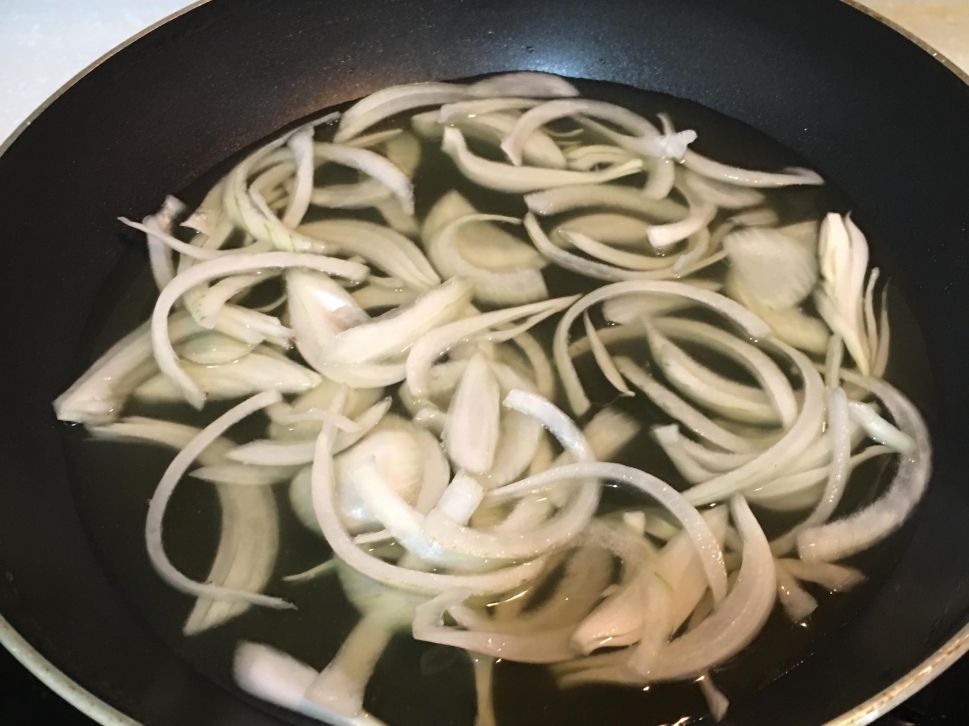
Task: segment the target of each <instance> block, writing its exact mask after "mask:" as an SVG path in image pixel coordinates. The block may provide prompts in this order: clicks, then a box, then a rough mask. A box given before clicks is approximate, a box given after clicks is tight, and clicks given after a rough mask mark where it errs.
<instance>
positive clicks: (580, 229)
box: [549, 212, 649, 248]
mask: <svg viewBox="0 0 969 726" xmlns="http://www.w3.org/2000/svg"><path fill="white" fill-rule="evenodd" d="M648 227H649V224H648V223H647V222H644V221H643V220H641V219H638V218H636V217H633V216H631V215H628V214H616V213H614V212H592V213H589V214H582V215H579V216H577V217H572V218H571V219H569V220H568V221H566V222H563V223H562V224H560V225H559V226H558V227H556V228H555V229H554V230H553V232H552V234H551V235H549V236H550V237H552V239H556V237H557V236H558V234H557V233H559V232H562V231H565V230H568V231H569V232H572V233H577V234H583V235H585V236H586V237H590V238H592V239H594V240H596V241H598V242H599V244H603V245H607V246H609V247H610V248H611V247H612V246H613V245H618V246H622V247H635V246H642V244H643V240H645V239H646V230H647V229H648Z"/></svg>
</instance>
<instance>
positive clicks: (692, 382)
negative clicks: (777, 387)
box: [643, 320, 793, 424]
mask: <svg viewBox="0 0 969 726" xmlns="http://www.w3.org/2000/svg"><path fill="white" fill-rule="evenodd" d="M643 324H644V326H645V328H646V336H647V339H648V340H649V348H650V352H651V353H652V354H653V360H654V361H655V362H656V363H657V365H658V366H659V368H660V370H661V371H662V373H663V376H664V377H665V378H666V380H668V381H669V382H670V383H671V384H673V387H674V388H676V389H677V390H679V391H680V393H682V394H683V395H685V396H688V397H689V398H691V399H692V400H693V401H695V402H696V403H698V404H700V405H701V406H703V407H705V408H706V409H708V410H711V411H715V412H717V413H719V414H720V415H722V416H726V417H727V418H730V419H733V420H735V421H746V422H749V423H758V424H777V423H779V422H780V419H779V416H778V414H777V410H776V409H775V408H774V406H773V405H772V403H771V400H770V398H769V397H768V396H767V394H766V393H764V391H762V390H761V389H759V388H755V387H753V386H748V385H746V384H743V383H738V382H736V381H734V380H731V379H729V378H725V377H724V376H722V375H720V374H719V373H717V372H715V371H713V370H711V369H709V368H707V367H706V366H705V365H703V364H702V363H699V362H697V361H696V360H694V359H693V357H692V356H690V355H689V354H688V353H687V352H686V351H684V350H683V349H682V348H680V347H679V346H677V345H675V344H674V343H673V342H672V341H670V339H669V338H667V337H666V336H665V335H663V334H662V333H661V332H659V330H658V329H657V328H656V326H655V325H653V324H652V323H651V322H650V321H649V320H643ZM791 418H792V420H793V416H792V417H791ZM785 423H786V424H790V423H791V421H787V422H785Z"/></svg>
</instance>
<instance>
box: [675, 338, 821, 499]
mask: <svg viewBox="0 0 969 726" xmlns="http://www.w3.org/2000/svg"><path fill="white" fill-rule="evenodd" d="M771 345H773V346H776V347H777V348H778V349H779V350H781V351H782V352H783V353H784V354H785V355H787V356H788V357H789V358H790V359H791V361H792V362H793V363H794V365H795V366H797V369H798V374H799V375H800V377H801V380H802V382H803V386H804V388H803V402H802V404H801V410H800V412H799V413H798V416H797V419H796V420H795V421H794V423H793V424H792V425H791V426H790V427H788V428H787V429H786V430H785V432H784V434H783V435H782V436H781V437H780V438H779V439H777V441H775V442H774V443H773V444H771V445H770V446H769V447H768V448H767V449H765V450H764V451H763V452H761V453H759V454H757V456H755V457H754V458H752V459H751V460H750V461H749V462H747V463H746V464H743V465H742V466H739V467H737V468H736V469H733V470H731V471H728V472H725V473H724V474H720V475H719V476H716V477H714V478H713V479H710V480H709V481H706V482H704V483H703V484H698V485H696V486H694V487H692V488H691V489H689V490H688V491H687V492H686V498H687V499H689V500H690V501H691V502H693V503H694V504H696V505H700V504H705V503H709V502H713V501H717V500H719V499H723V498H724V497H725V496H727V495H729V494H730V493H732V492H735V491H737V490H738V489H740V488H745V487H748V486H751V485H753V484H756V483H757V482H758V481H759V480H760V479H761V478H762V477H773V476H774V473H775V472H776V471H779V470H782V468H783V467H785V466H786V465H787V464H788V463H789V462H791V461H792V460H793V459H794V458H795V457H797V456H798V455H799V454H800V453H801V452H803V451H804V449H805V448H806V447H807V446H808V445H809V444H810V443H811V442H812V441H814V439H815V438H816V437H817V436H818V434H819V433H820V431H821V425H822V420H823V415H824V384H823V382H822V381H821V376H820V375H818V373H817V371H816V370H815V369H814V366H813V364H812V363H811V361H810V360H808V358H807V357H806V356H805V355H804V354H802V353H800V352H798V351H797V350H795V349H793V348H791V347H790V346H786V345H785V344H783V343H779V342H773V343H771Z"/></svg>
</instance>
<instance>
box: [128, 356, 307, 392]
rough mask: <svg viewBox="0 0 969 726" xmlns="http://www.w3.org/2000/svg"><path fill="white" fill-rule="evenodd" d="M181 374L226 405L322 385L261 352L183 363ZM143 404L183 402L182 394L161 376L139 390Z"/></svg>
mask: <svg viewBox="0 0 969 726" xmlns="http://www.w3.org/2000/svg"><path fill="white" fill-rule="evenodd" d="M181 370H182V371H183V372H184V373H185V375H187V376H188V377H189V378H190V379H191V381H192V383H193V385H195V386H196V388H197V389H198V390H199V391H201V393H202V395H203V396H205V398H207V399H211V400H215V401H222V400H226V399H232V398H242V397H243V396H250V395H252V394H253V393H258V392H259V391H270V390H272V391H278V392H279V393H303V392H304V391H308V390H309V389H311V388H313V387H314V386H316V385H317V384H318V383H319V382H320V377H319V376H318V375H317V374H316V373H315V372H313V371H311V370H310V369H309V368H305V367H303V366H301V365H299V364H298V363H295V362H293V361H291V360H288V359H286V358H278V357H276V356H275V355H267V354H266V353H264V352H261V351H260V350H259V349H258V348H257V349H256V350H254V351H253V352H252V353H250V354H249V355H247V356H244V357H242V358H240V359H238V360H236V361H232V362H230V363H222V364H219V365H198V364H196V363H190V362H187V361H186V362H183V363H182V364H181ZM133 395H134V396H135V398H138V399H140V400H142V401H180V400H181V399H182V391H181V389H179V387H178V386H177V385H176V384H175V383H173V382H172V380H171V379H170V378H167V377H166V376H164V375H162V374H158V375H156V376H153V377H151V378H149V379H148V380H147V381H145V382H144V383H142V384H141V385H140V386H138V388H136V389H135V391H134V394H133Z"/></svg>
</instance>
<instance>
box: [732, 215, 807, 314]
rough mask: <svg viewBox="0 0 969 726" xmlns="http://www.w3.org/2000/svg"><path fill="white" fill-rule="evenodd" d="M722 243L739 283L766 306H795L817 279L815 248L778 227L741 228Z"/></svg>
mask: <svg viewBox="0 0 969 726" xmlns="http://www.w3.org/2000/svg"><path fill="white" fill-rule="evenodd" d="M723 247H724V249H725V250H726V251H727V259H728V260H729V261H730V264H731V265H732V266H733V271H734V274H735V275H737V278H738V281H739V283H740V284H741V285H742V286H743V287H744V289H745V290H746V291H747V292H749V293H750V295H752V296H754V297H755V298H757V300H758V302H759V304H760V305H762V306H764V307H767V308H771V309H774V310H778V309H786V308H791V307H794V306H795V305H797V304H799V303H800V302H801V301H802V300H804V298H806V297H807V296H808V295H810V294H811V291H812V290H813V289H814V285H815V283H817V280H818V263H817V258H816V257H815V255H814V252H813V250H809V249H806V248H805V247H804V246H803V245H802V244H801V243H800V242H798V241H797V240H796V239H794V238H793V237H789V236H787V235H785V234H783V233H781V232H778V231H777V230H771V229H762V228H757V227H750V228H746V229H739V230H736V231H734V232H731V233H730V234H728V235H727V236H726V237H725V238H724V240H723Z"/></svg>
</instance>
